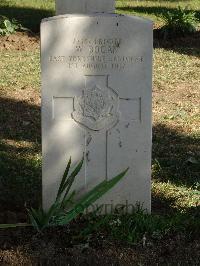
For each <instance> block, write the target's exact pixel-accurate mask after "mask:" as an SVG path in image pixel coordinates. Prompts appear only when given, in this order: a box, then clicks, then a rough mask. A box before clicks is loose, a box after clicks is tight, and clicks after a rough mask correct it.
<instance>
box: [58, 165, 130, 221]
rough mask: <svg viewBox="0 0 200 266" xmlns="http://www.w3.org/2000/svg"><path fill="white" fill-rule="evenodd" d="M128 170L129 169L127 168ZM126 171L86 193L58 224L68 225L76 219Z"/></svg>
mask: <svg viewBox="0 0 200 266" xmlns="http://www.w3.org/2000/svg"><path fill="white" fill-rule="evenodd" d="M128 169H129V168H128ZM128 169H126V170H125V171H124V172H122V173H120V174H119V175H117V176H115V177H114V178H112V179H111V180H109V181H106V180H105V181H103V182H101V183H100V184H99V185H97V186H96V187H95V188H94V189H92V191H90V192H89V193H87V194H86V195H85V196H84V197H83V198H82V199H81V200H80V201H79V202H78V203H77V204H76V205H75V207H74V208H73V209H72V210H71V211H70V212H68V214H67V215H66V216H65V217H64V218H63V219H61V220H60V222H59V224H60V225H64V224H67V223H69V222H70V221H71V220H73V219H74V218H76V217H77V216H78V215H79V214H80V213H82V212H83V211H84V209H85V208H87V207H89V206H90V205H91V204H92V203H94V202H95V201H96V200H98V199H99V198H100V197H101V196H103V195H104V194H105V193H106V192H107V191H108V190H110V189H111V188H112V187H113V186H115V185H116V184H117V183H118V182H119V181H120V180H121V179H122V178H123V177H124V176H125V174H126V173H127V171H128Z"/></svg>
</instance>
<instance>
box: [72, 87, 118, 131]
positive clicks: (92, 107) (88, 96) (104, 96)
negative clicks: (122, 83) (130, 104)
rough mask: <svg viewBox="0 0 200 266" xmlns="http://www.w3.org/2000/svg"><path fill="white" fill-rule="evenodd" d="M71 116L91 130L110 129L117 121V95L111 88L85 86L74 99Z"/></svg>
mask: <svg viewBox="0 0 200 266" xmlns="http://www.w3.org/2000/svg"><path fill="white" fill-rule="evenodd" d="M72 118H73V119H74V120H75V121H76V122H77V123H79V124H81V125H82V126H84V127H87V128H89V129H91V130H95V131H98V130H101V129H110V128H112V127H113V126H115V125H116V124H117V123H118V121H119V97H118V94H117V93H116V92H115V91H114V90H113V89H111V88H100V87H99V86H98V85H95V86H93V87H89V88H85V89H83V90H82V95H81V96H79V97H75V99H74V112H73V113H72Z"/></svg>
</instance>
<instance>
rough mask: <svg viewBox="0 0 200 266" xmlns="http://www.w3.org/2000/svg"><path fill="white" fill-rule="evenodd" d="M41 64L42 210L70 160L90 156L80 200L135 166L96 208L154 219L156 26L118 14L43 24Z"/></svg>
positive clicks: (79, 187) (79, 180)
mask: <svg viewBox="0 0 200 266" xmlns="http://www.w3.org/2000/svg"><path fill="white" fill-rule="evenodd" d="M41 63H42V140H43V141H42V148H43V205H44V208H47V207H49V205H50V204H51V203H52V201H53V200H54V198H55V195H56V192H57V188H58V184H59V182H60V180H61V177H62V174H63V173H64V170H65V167H66V163H67V160H68V159H69V157H70V156H72V160H73V162H78V161H79V160H80V159H81V157H82V155H83V153H84V154H85V162H84V167H83V169H82V172H81V173H80V175H79V177H78V178H77V180H76V182H75V184H74V188H75V189H76V191H77V192H78V193H79V195H81V194H82V193H85V192H86V191H88V190H90V189H91V188H92V187H94V186H95V185H96V184H98V183H99V182H101V181H102V180H104V179H110V178H112V177H114V176H115V175H116V174H118V173H119V172H120V171H122V170H124V169H126V168H127V167H128V166H129V167H130V170H129V172H128V174H127V176H126V177H125V178H124V179H123V180H122V181H121V182H120V183H119V184H117V185H116V187H115V188H114V189H113V190H112V191H110V192H109V193H107V194H106V195H105V196H104V197H103V198H102V199H101V200H100V201H98V204H100V203H104V204H105V205H104V209H103V211H104V212H106V211H109V212H110V211H112V210H111V205H112V209H113V208H115V207H116V205H117V204H135V203H136V202H140V203H141V204H143V207H144V208H146V209H147V210H149V211H150V206H151V195H150V187H151V181H150V180H151V172H150V168H151V129H152V125H151V98H152V95H151V92H152V23H151V22H150V21H148V20H144V19H142V18H138V17H128V16H121V15H114V14H113V15H106V14H98V15H87V16H86V15H79V16H77V15H68V16H58V17H54V18H50V19H45V20H43V22H42V25H41ZM106 204H107V205H106ZM117 207H119V205H118V206H117ZM130 209H131V206H130V205H129V211H131V210H130Z"/></svg>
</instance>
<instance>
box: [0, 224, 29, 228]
mask: <svg viewBox="0 0 200 266" xmlns="http://www.w3.org/2000/svg"><path fill="white" fill-rule="evenodd" d="M27 226H32V225H31V224H28V223H18V224H0V229H7V228H16V227H27Z"/></svg>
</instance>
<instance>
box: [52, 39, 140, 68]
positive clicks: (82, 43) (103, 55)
mask: <svg viewBox="0 0 200 266" xmlns="http://www.w3.org/2000/svg"><path fill="white" fill-rule="evenodd" d="M122 43H123V42H122V39H120V38H94V39H87V38H85V39H84V38H74V39H73V42H72V46H73V48H72V53H71V55H67V56H65V55H51V56H50V57H49V62H51V63H64V64H66V67H67V68H74V69H76V68H82V69H115V70H123V69H125V68H127V67H130V66H131V65H133V64H137V63H143V61H144V57H143V56H138V55H124V54H123V55H122V53H121V52H120V49H121V45H122Z"/></svg>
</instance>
